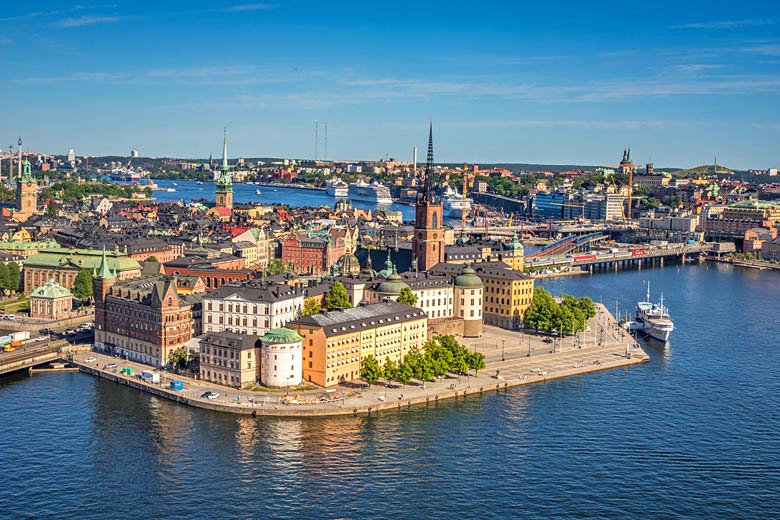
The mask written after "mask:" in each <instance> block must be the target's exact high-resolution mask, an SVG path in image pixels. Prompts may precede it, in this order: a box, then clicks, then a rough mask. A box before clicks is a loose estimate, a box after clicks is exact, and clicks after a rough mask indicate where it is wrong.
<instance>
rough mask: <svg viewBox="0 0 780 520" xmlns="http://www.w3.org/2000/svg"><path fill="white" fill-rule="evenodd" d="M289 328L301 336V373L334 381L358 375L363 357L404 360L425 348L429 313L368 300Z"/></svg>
mask: <svg viewBox="0 0 780 520" xmlns="http://www.w3.org/2000/svg"><path fill="white" fill-rule="evenodd" d="M287 327H288V328H290V329H292V330H295V331H297V332H298V334H300V335H301V336H303V378H304V379H305V380H306V381H309V382H312V383H315V384H317V385H320V386H333V385H337V384H339V383H345V382H348V381H352V380H355V379H359V378H360V366H361V365H360V364H361V360H363V359H365V358H366V357H367V356H374V357H375V358H376V359H377V360H378V361H379V363H380V364H384V362H385V360H386V359H387V358H390V359H392V360H394V361H396V362H400V361H402V360H403V358H404V357H405V356H406V354H408V353H409V351H410V350H411V349H413V348H415V347H416V348H418V349H420V350H421V351H422V349H423V346H424V345H425V341H426V338H427V334H428V317H427V316H426V315H425V313H424V312H423V311H421V310H420V309H418V308H416V307H411V306H409V305H404V304H402V303H397V302H385V303H377V304H374V305H364V306H360V307H355V308H352V309H345V310H339V311H332V312H325V313H321V314H315V315H313V316H307V317H305V318H299V319H297V320H295V321H292V322H289V323H288V324H287Z"/></svg>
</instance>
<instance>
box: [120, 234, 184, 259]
mask: <svg viewBox="0 0 780 520" xmlns="http://www.w3.org/2000/svg"><path fill="white" fill-rule="evenodd" d="M119 246H120V247H122V248H123V249H124V250H125V253H126V254H127V256H129V257H130V258H132V259H133V260H135V261H136V262H144V261H146V259H147V258H149V257H150V256H153V257H155V258H156V259H157V261H158V262H160V263H161V264H163V263H165V262H170V261H171V260H173V259H175V258H177V257H178V256H179V255H178V254H177V252H176V251H174V248H173V247H171V245H170V244H168V243H167V242H165V241H164V240H160V239H159V238H134V239H131V240H125V241H123V242H120V243H119Z"/></svg>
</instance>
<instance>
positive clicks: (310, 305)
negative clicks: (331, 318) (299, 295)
mask: <svg viewBox="0 0 780 520" xmlns="http://www.w3.org/2000/svg"><path fill="white" fill-rule="evenodd" d="M319 312H320V302H318V301H317V300H315V299H313V298H310V299H308V300H305V301H304V302H303V310H302V311H301V316H313V315H314V314H319Z"/></svg>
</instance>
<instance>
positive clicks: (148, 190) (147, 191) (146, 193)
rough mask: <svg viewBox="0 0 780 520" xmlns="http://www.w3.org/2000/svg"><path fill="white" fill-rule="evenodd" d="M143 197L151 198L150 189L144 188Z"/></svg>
mask: <svg viewBox="0 0 780 520" xmlns="http://www.w3.org/2000/svg"><path fill="white" fill-rule="evenodd" d="M144 195H146V197H147V198H151V196H152V188H150V187H149V186H147V187H145V188H144Z"/></svg>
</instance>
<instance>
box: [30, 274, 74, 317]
mask: <svg viewBox="0 0 780 520" xmlns="http://www.w3.org/2000/svg"><path fill="white" fill-rule="evenodd" d="M71 310H73V295H72V294H71V293H70V291H69V290H67V289H66V288H64V287H63V286H61V285H60V284H58V283H57V282H55V281H54V280H51V281H48V282H46V283H45V284H43V285H42V286H41V287H38V288H37V289H35V290H34V291H33V292H32V293H30V317H31V318H37V319H44V320H61V319H63V318H65V317H67V316H68V314H70V311H71Z"/></svg>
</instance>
